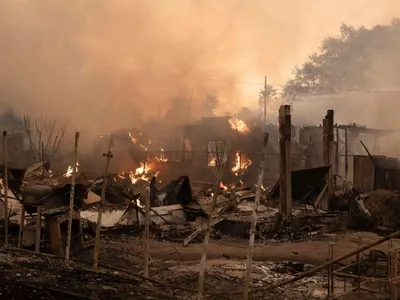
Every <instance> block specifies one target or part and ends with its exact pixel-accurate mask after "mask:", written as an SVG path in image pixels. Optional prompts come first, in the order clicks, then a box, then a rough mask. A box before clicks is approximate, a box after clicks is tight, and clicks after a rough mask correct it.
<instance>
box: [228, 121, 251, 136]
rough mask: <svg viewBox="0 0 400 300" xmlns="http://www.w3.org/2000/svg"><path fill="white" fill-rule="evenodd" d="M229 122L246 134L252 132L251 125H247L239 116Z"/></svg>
mask: <svg viewBox="0 0 400 300" xmlns="http://www.w3.org/2000/svg"><path fill="white" fill-rule="evenodd" d="M229 124H231V128H232V129H233V130H236V131H237V132H239V133H242V134H246V133H249V132H250V129H249V127H247V125H246V123H245V122H244V121H242V120H239V119H238V118H235V117H233V118H230V119H229Z"/></svg>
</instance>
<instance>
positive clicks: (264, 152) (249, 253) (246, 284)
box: [243, 133, 269, 300]
mask: <svg viewBox="0 0 400 300" xmlns="http://www.w3.org/2000/svg"><path fill="white" fill-rule="evenodd" d="M268 136H269V135H268V133H265V136H264V141H263V145H262V160H261V163H260V169H259V173H258V179H257V190H256V198H255V201H254V204H255V207H254V208H253V213H252V214H253V215H252V219H251V227H250V237H249V248H248V250H247V263H246V274H245V278H244V289H243V299H244V300H247V299H248V297H249V285H250V272H251V265H252V260H253V252H254V240H255V234H256V227H257V214H258V205H259V203H260V198H261V186H262V184H263V181H264V170H265V166H266V161H267V144H268Z"/></svg>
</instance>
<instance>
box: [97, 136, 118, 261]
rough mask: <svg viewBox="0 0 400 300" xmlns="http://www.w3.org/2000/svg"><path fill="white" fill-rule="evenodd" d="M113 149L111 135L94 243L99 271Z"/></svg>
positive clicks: (106, 155) (105, 155)
mask: <svg viewBox="0 0 400 300" xmlns="http://www.w3.org/2000/svg"><path fill="white" fill-rule="evenodd" d="M112 147H113V135H110V143H109V145H108V152H107V154H103V156H104V157H106V158H107V161H106V167H105V170H104V178H103V185H102V187H101V194H100V203H99V209H98V212H97V224H96V238H95V242H94V251H93V268H95V269H97V265H98V261H99V249H100V228H101V218H102V214H103V203H104V200H105V198H106V188H107V182H108V170H109V168H110V162H111V158H112V157H113V155H112V152H111V150H112Z"/></svg>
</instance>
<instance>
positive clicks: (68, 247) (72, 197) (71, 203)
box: [43, 132, 79, 265]
mask: <svg viewBox="0 0 400 300" xmlns="http://www.w3.org/2000/svg"><path fill="white" fill-rule="evenodd" d="M78 146H79V132H76V133H75V147H74V164H73V167H72V177H71V192H70V196H69V214H68V232H67V245H66V247H65V263H66V264H67V265H69V255H70V250H71V243H72V241H71V239H72V216H73V214H74V202H75V201H74V200H75V179H76V168H77V165H78ZM43 167H44V166H43Z"/></svg>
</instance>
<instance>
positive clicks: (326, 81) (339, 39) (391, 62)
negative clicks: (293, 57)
mask: <svg viewBox="0 0 400 300" xmlns="http://www.w3.org/2000/svg"><path fill="white" fill-rule="evenodd" d="M399 81H400V19H394V20H393V21H392V22H391V24H390V25H387V26H382V25H377V26H374V27H372V28H371V29H367V28H365V27H360V28H354V27H353V26H349V25H346V24H342V26H341V27H340V35H339V36H336V37H328V38H326V39H325V40H324V41H323V43H322V45H321V47H320V49H319V51H318V52H316V53H313V54H311V55H310V56H309V57H308V60H307V61H306V62H305V63H304V64H303V65H302V66H301V67H296V68H295V70H294V78H293V79H292V80H289V81H288V82H287V85H286V86H285V88H284V95H285V96H286V97H293V95H296V94H322V93H325V94H326V93H335V92H338V91H342V90H357V89H368V88H373V89H385V88H388V87H390V86H396V85H397V84H398V82H399Z"/></svg>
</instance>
